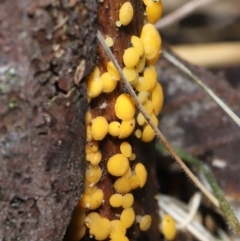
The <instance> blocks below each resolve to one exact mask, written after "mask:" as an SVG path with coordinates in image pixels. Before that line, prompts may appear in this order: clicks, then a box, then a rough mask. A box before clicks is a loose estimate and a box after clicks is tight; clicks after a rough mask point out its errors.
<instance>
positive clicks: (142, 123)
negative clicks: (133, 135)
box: [137, 113, 146, 126]
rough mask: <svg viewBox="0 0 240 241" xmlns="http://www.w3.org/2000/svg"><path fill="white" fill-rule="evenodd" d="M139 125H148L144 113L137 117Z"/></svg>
mask: <svg viewBox="0 0 240 241" xmlns="http://www.w3.org/2000/svg"><path fill="white" fill-rule="evenodd" d="M137 123H138V125H140V126H143V125H144V124H145V123H146V119H145V117H144V116H143V114H142V113H139V114H138V115H137Z"/></svg>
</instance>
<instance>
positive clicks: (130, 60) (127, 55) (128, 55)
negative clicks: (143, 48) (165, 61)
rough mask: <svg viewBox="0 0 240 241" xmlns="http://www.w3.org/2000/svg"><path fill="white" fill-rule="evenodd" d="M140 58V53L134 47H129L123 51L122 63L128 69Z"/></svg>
mask: <svg viewBox="0 0 240 241" xmlns="http://www.w3.org/2000/svg"><path fill="white" fill-rule="evenodd" d="M139 59H140V55H139V53H138V51H137V49H136V48H134V47H130V48H128V49H126V50H125V51H124V54H123V63H124V64H125V66H126V67H127V68H129V69H132V68H134V67H135V66H136V65H137V63H138V61H139Z"/></svg>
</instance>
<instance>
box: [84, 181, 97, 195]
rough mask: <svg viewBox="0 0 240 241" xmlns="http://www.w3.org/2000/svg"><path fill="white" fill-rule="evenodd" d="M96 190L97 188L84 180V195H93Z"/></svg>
mask: <svg viewBox="0 0 240 241" xmlns="http://www.w3.org/2000/svg"><path fill="white" fill-rule="evenodd" d="M96 190H97V186H96V185H94V184H92V183H91V182H89V181H88V180H87V179H86V178H85V183H84V194H88V195H90V194H93V193H94V192H96Z"/></svg>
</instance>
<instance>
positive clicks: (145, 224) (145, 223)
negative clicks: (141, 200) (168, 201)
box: [139, 215, 152, 231]
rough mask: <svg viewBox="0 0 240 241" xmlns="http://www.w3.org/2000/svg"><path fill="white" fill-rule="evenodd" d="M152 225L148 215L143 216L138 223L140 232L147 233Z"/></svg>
mask: <svg viewBox="0 0 240 241" xmlns="http://www.w3.org/2000/svg"><path fill="white" fill-rule="evenodd" d="M151 224H152V217H151V216H150V215H144V216H143V217H142V218H141V221H140V223H139V228H140V230H141V231H147V230H148V229H149V228H150V226H151Z"/></svg>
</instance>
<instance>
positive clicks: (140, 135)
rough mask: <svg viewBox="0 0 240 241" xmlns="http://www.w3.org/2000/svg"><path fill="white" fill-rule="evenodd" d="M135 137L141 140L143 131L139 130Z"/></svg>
mask: <svg viewBox="0 0 240 241" xmlns="http://www.w3.org/2000/svg"><path fill="white" fill-rule="evenodd" d="M134 135H135V136H136V137H137V138H138V139H140V138H141V137H142V131H141V130H140V129H137V130H136V131H135V132H134Z"/></svg>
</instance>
